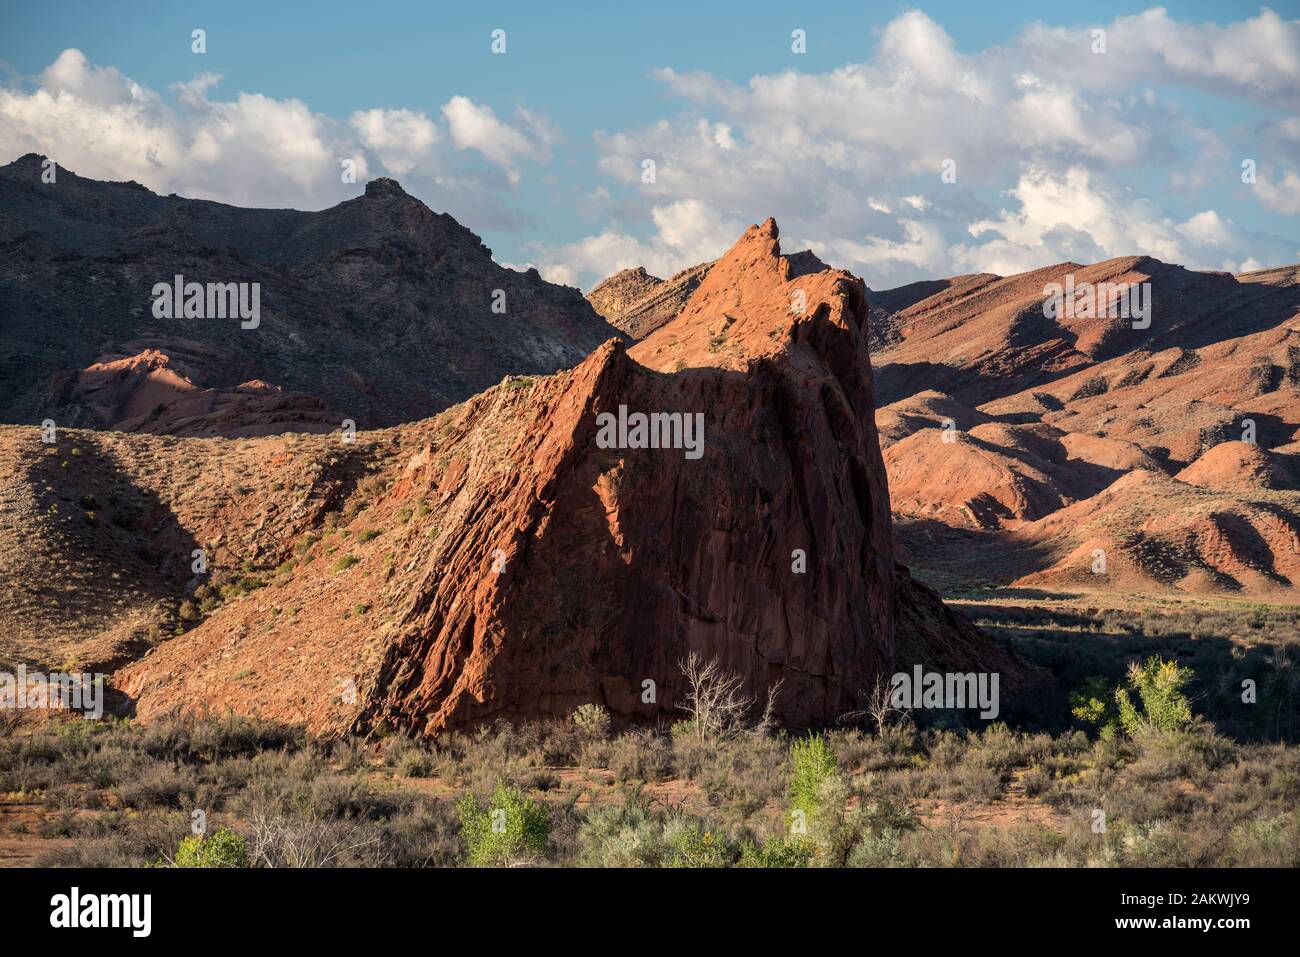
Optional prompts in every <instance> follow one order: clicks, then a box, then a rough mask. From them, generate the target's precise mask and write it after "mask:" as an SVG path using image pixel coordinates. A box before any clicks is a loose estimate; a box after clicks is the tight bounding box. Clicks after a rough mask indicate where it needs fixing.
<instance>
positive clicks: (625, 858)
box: [577, 798, 671, 867]
mask: <svg viewBox="0 0 1300 957" xmlns="http://www.w3.org/2000/svg"><path fill="white" fill-rule="evenodd" d="M577 844H578V852H579V863H581V864H583V865H585V866H588V867H660V866H662V865H663V863H664V861H665V860H667V858H668V857H669V856H670V854H671V849H670V848H669V847H668V844H667V842H666V841H665V839H664V828H663V822H662V821H660V820H659V819H658V818H657V817H656V816H655V815H654V813H653V812H651V810H650V809H649V807H648V806H647V805H646V804H645V803H644V802H642V801H639V800H636V799H635V798H633V799H629V800H626V801H624V803H623V804H621V805H617V804H607V805H602V806H599V807H595V808H593V809H591V810H590V811H588V812H587V813H586V814H585V815H584V816H583V819H582V822H581V824H580V825H579V828H578V835H577Z"/></svg>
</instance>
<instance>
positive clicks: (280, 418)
mask: <svg viewBox="0 0 1300 957" xmlns="http://www.w3.org/2000/svg"><path fill="white" fill-rule="evenodd" d="M189 375H190V373H188V371H187V370H186V369H185V367H184V365H183V364H182V363H178V362H175V361H174V360H173V359H172V358H171V357H170V356H168V355H165V354H164V353H162V352H159V351H158V350H157V349H147V350H145V351H144V352H141V353H138V354H136V355H134V356H103V357H101V358H100V360H99V361H98V362H96V363H95V364H93V365H91V366H90V367H88V368H86V369H84V370H82V371H81V372H80V373H78V374H77V376H76V377H75V378H74V379H73V380H72V382H71V383H70V385H69V388H68V390H67V397H68V399H69V402H70V404H72V405H73V407H75V408H83V409H88V410H89V411H90V412H91V413H92V416H93V420H94V421H96V422H98V423H99V424H102V425H103V426H104V427H105V428H108V429H112V430H115V431H121V432H148V433H151V434H154V435H184V436H215V435H224V436H230V437H234V436H254V435H277V434H279V433H281V432H330V431H333V430H337V429H339V428H340V425H341V423H342V420H343V416H340V415H338V414H336V413H333V412H331V411H330V410H329V409H328V408H327V407H326V405H325V403H324V402H322V401H321V400H320V399H318V398H316V397H315V396H310V395H304V394H302V393H287V392H285V391H284V390H283V389H281V388H280V387H279V386H274V385H271V384H269V383H266V382H261V381H259V380H253V381H251V382H242V383H240V384H239V385H236V386H233V387H230V388H224V389H207V388H202V387H201V386H199V385H196V384H195V383H194V382H192V381H191V380H190V378H189Z"/></svg>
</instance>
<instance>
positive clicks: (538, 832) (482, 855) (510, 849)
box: [456, 781, 551, 867]
mask: <svg viewBox="0 0 1300 957" xmlns="http://www.w3.org/2000/svg"><path fill="white" fill-rule="evenodd" d="M456 813H457V815H458V816H459V817H460V832H461V837H462V838H463V839H464V841H465V844H466V846H467V847H468V849H469V858H468V860H469V863H470V864H471V865H472V866H474V867H506V866H510V865H512V864H528V863H535V862H537V861H539V860H541V859H542V858H543V857H544V856H545V854H546V845H547V842H548V841H549V840H550V836H551V822H550V818H549V815H548V814H547V812H546V808H545V807H544V806H543V805H541V804H539V803H537V802H536V801H533V800H531V799H530V798H528V797H526V796H525V795H524V793H523V791H521V790H520V789H519V788H517V787H508V786H507V785H506V784H505V782H504V781H497V785H496V790H495V791H493V792H492V800H491V801H490V802H489V803H488V804H487V806H484V805H482V804H481V803H480V802H479V801H478V799H477V798H475V797H474V796H473V795H470V794H467V795H465V796H464V797H463V798H461V799H460V800H459V801H458V802H456Z"/></svg>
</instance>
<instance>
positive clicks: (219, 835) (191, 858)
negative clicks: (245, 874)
mask: <svg viewBox="0 0 1300 957" xmlns="http://www.w3.org/2000/svg"><path fill="white" fill-rule="evenodd" d="M175 864H176V866H177V867H247V866H248V842H247V841H245V840H244V838H243V837H242V836H240V835H239V834H236V833H235V832H234V831H232V830H230V829H228V828H224V827H222V828H218V829H217V830H216V831H215V832H213V834H212V835H211V836H209V837H198V836H191V837H187V838H185V839H184V840H183V841H181V843H180V847H178V848H177V849H176V857H175Z"/></svg>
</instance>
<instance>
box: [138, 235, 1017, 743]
mask: <svg viewBox="0 0 1300 957" xmlns="http://www.w3.org/2000/svg"><path fill="white" fill-rule="evenodd" d="M819 266H820V264H813V263H803V264H802V265H800V264H796V263H792V262H791V260H790V259H788V258H786V257H783V256H781V255H780V250H779V245H778V241H777V229H776V225H775V223H773V222H772V221H770V220H769V221H768V222H766V223H764V224H763V225H762V226H755V227H751V229H750V230H749V231H747V232H746V234H745V235H744V236H743V237H742V238H741V239H740V241H739V242H738V243H737V244H736V245H735V246H734V247H733V248H732V249H731V250H730V251H729V252H728V253H727V254H726V255H725V256H723V257H722V259H721V260H719V262H718V263H717V264H716V265H715V266H714V267H713V269H712V270H711V271H710V273H709V276H708V277H707V278H706V279H705V281H704V282H703V283H701V285H700V287H699V289H697V290H696V293H695V295H694V296H693V297H692V299H691V301H690V303H689V304H688V306H687V307H686V308H685V309H684V310H683V311H682V313H681V314H680V315H679V316H678V318H677V319H675V320H674V321H673V322H672V323H670V324H668V325H667V326H665V327H663V328H662V329H660V330H659V331H658V332H657V333H655V334H653V335H652V336H651V337H649V338H648V339H646V340H644V341H643V342H641V343H639V344H638V345H637V346H636V347H635V348H633V349H627V348H626V347H625V346H624V345H623V344H622V343H621V342H619V341H617V340H615V341H610V342H607V343H606V344H605V345H603V346H602V347H600V348H599V349H597V350H596V351H595V352H594V353H593V354H592V355H591V356H589V357H588V358H587V359H586V360H585V361H584V362H582V363H581V364H580V365H579V366H577V367H576V368H574V369H572V370H570V371H568V372H564V373H560V374H557V375H555V376H550V377H546V378H543V379H528V378H512V379H509V380H507V381H505V382H503V383H502V384H501V385H499V386H497V387H496V388H494V389H491V390H489V391H487V392H485V393H483V394H480V395H478V396H476V397H474V398H473V399H471V400H470V401H468V402H466V403H463V404H462V405H460V406H457V407H455V408H453V409H450V410H448V411H447V412H445V413H443V414H442V415H441V416H439V417H438V418H437V419H434V420H429V421H426V422H421V423H413V424H412V425H408V426H402V427H399V428H395V429H390V430H385V431H383V432H378V433H367V434H366V435H364V436H362V437H359V442H358V446H357V448H356V449H355V450H353V451H352V452H351V453H350V454H351V456H352V457H353V460H354V461H355V462H357V463H358V467H359V468H362V470H363V471H367V472H370V473H373V475H374V476H375V478H376V480H377V482H378V484H377V486H376V487H377V488H381V489H382V492H381V493H380V494H377V495H375V496H374V497H373V498H370V499H364V498H363V496H361V495H360V494H359V493H358V494H357V495H355V496H353V498H352V499H351V500H348V501H347V502H345V504H344V505H343V514H344V515H345V516H350V517H349V518H348V520H347V521H346V524H341V525H340V529H339V532H338V533H337V535H338V537H336V538H333V539H332V540H330V539H329V538H328V537H327V540H326V541H314V540H312V538H311V537H310V535H307V536H305V537H304V538H303V539H300V540H299V542H298V547H295V544H294V542H293V541H292V539H291V538H281V539H279V540H278V543H277V544H276V545H275V546H274V547H270V548H267V549H265V550H264V551H263V553H262V558H263V560H264V561H266V562H268V563H273V562H277V561H279V560H281V558H282V556H286V555H288V554H290V553H295V552H296V553H298V554H300V555H301V561H300V564H299V565H298V566H297V567H296V568H294V570H293V571H292V573H291V574H289V575H287V576H285V577H284V578H283V580H280V579H277V584H276V585H275V586H274V587H273V588H265V589H261V590H258V591H256V592H253V593H252V594H250V595H248V596H246V597H245V598H243V599H241V600H239V601H237V602H233V603H231V604H230V605H227V606H223V607H222V608H221V609H219V610H218V611H217V612H216V613H215V614H213V615H212V616H211V617H209V618H208V619H207V620H206V621H204V622H203V623H202V624H201V625H199V626H198V627H197V628H195V629H193V630H192V631H190V632H188V633H187V634H185V635H183V636H181V637H179V638H176V639H174V640H171V641H168V642H165V643H164V644H162V645H161V646H159V647H158V648H157V649H156V650H155V651H154V652H153V653H151V654H150V655H149V656H148V657H146V658H144V659H143V660H142V661H140V662H138V663H136V664H134V665H132V666H130V667H129V668H127V669H125V671H124V672H123V673H122V674H121V675H120V676H119V682H118V683H119V686H120V688H121V689H122V690H123V691H125V692H126V694H128V695H129V696H130V697H131V698H132V699H134V701H135V706H136V708H137V713H138V714H140V715H141V716H142V717H146V718H147V717H149V716H151V715H155V714H160V713H164V712H166V711H168V710H170V709H172V708H175V707H180V708H186V709H188V708H192V707H194V703H195V702H202V701H208V702H212V701H219V702H221V703H223V704H226V705H229V706H231V707H234V708H236V710H241V711H249V712H252V713H259V714H264V715H267V716H275V717H279V718H281V719H286V718H287V719H294V720H302V721H306V722H307V723H309V724H310V725H312V726H313V727H316V728H319V729H322V730H324V729H335V730H346V729H358V730H364V729H368V728H373V727H377V726H379V725H381V724H382V725H385V726H388V727H399V728H406V729H411V730H414V731H417V732H422V733H435V732H437V731H439V730H440V729H442V728H446V727H449V726H457V725H465V724H471V723H475V722H479V721H482V720H487V719H492V718H497V717H503V718H526V717H535V716H544V715H564V714H568V713H569V712H571V711H572V710H573V709H574V708H575V707H576V706H577V705H579V704H582V703H585V702H588V701H596V702H600V703H602V704H605V705H606V706H607V707H609V708H610V709H611V711H613V712H614V714H615V716H616V718H617V719H618V720H620V721H622V722H645V723H654V722H659V721H667V720H675V719H677V718H679V717H680V716H681V711H680V710H679V708H680V705H681V703H682V694H683V683H682V679H681V675H680V671H679V663H680V662H681V660H682V659H683V658H685V657H686V656H687V654H689V653H690V652H696V653H698V654H700V655H701V656H702V657H704V658H705V659H706V660H708V659H716V660H717V661H719V662H720V663H721V664H722V665H723V667H724V668H726V669H727V670H729V671H732V672H735V673H737V674H740V675H742V676H743V677H744V678H745V682H746V688H747V690H748V692H749V693H751V694H755V695H757V696H759V697H760V698H761V697H762V695H763V694H764V693H765V691H766V690H767V689H768V688H770V687H773V686H776V685H777V683H778V682H780V691H779V694H778V696H777V699H776V712H777V716H778V717H779V718H780V719H781V720H783V721H784V722H785V723H787V724H789V725H791V726H795V727H802V726H808V725H817V724H822V723H827V722H831V721H834V720H835V719H837V718H838V717H840V716H841V715H842V714H844V713H845V712H847V711H850V710H853V709H854V708H856V707H858V706H859V705H860V704H861V702H862V699H863V695H864V693H865V692H866V691H868V690H869V689H870V688H871V686H872V685H873V684H874V683H875V680H876V677H877V675H878V674H880V673H881V672H884V671H887V670H888V669H890V668H892V667H894V666H895V665H896V664H899V663H900V661H899V657H898V654H897V653H896V652H897V648H896V643H901V644H902V645H903V646H904V647H905V648H906V657H907V660H906V661H905V662H901V663H902V664H905V665H907V666H909V667H910V665H911V663H913V662H919V663H922V664H923V665H925V666H926V667H931V668H942V667H944V665H945V664H947V663H954V664H956V663H967V662H970V661H979V660H980V659H981V657H983V658H984V659H985V660H986V661H987V662H988V663H989V664H988V665H987V667H994V668H999V667H1002V668H1006V669H1008V670H1011V671H1014V670H1015V667H1016V665H1015V663H1014V662H1013V661H1011V659H1010V658H1008V657H1007V656H1006V655H1005V654H1004V653H1003V652H1001V651H1000V649H998V648H997V647H996V646H995V645H993V643H992V642H991V640H990V639H988V638H987V637H986V636H984V635H983V634H982V633H980V632H978V631H976V630H975V629H973V628H971V627H970V626H969V625H967V624H963V623H962V622H961V620H960V619H959V618H958V617H957V616H954V615H953V614H952V613H951V612H949V611H947V610H946V609H944V608H943V606H942V604H941V603H940V602H938V600H937V598H935V597H934V596H933V594H932V593H928V592H927V591H925V590H924V589H919V588H917V587H916V586H915V585H914V584H913V583H911V581H910V579H909V578H908V577H907V575H906V573H905V572H902V571H899V570H898V569H896V566H895V563H894V556H893V546H892V541H891V535H890V524H889V499H888V489H887V487H886V483H885V471H884V465H883V463H882V461H881V458H880V452H879V447H878V443H877V437H876V433H875V426H874V424H873V421H872V411H873V410H872V401H871V396H872V383H871V369H870V364H869V362H868V356H867V349H866V299H865V295H864V289H863V286H862V283H861V282H860V281H859V280H857V279H856V278H854V277H853V276H851V275H849V274H848V273H844V272H840V271H836V270H830V269H826V268H824V267H823V268H817V267H819ZM620 407H624V408H625V409H626V410H627V411H628V412H632V413H635V412H645V413H668V414H677V413H680V414H682V415H693V414H700V415H702V416H703V422H704V443H703V447H702V454H701V455H700V456H699V457H698V458H693V457H689V456H688V455H687V450H686V449H684V448H619V447H613V448H603V447H601V443H600V442H598V441H597V436H598V434H599V430H600V428H601V426H600V420H599V419H598V417H599V416H600V415H601V414H602V413H612V414H617V413H618V411H619V408H620ZM303 441H311V442H316V441H320V440H318V439H314V438H310V439H308V438H304V440H303ZM275 514H276V515H277V517H278V516H280V515H281V514H282V511H280V510H277V512H276V513H275ZM279 527H280V528H281V530H283V528H284V526H283V524H281V525H280V526H279ZM303 541H306V542H307V544H306V547H305V548H302V547H301V546H302V542H303ZM344 552H346V555H347V557H348V558H349V559H351V561H350V562H342V561H338V560H337V559H338V557H339V556H340V555H342V554H343V553H344ZM331 563H333V564H331ZM277 607H278V608H289V607H291V608H293V609H294V611H293V617H292V621H291V622H288V621H285V620H284V618H283V616H279V617H277V616H276V615H274V614H271V613H270V610H271V609H272V608H277ZM900 614H901V616H902V619H903V620H904V621H905V626H904V628H903V629H902V632H901V633H899V625H898V621H899V616H900ZM342 619H346V620H342ZM250 674H258V675H268V674H269V675H272V676H274V677H273V678H269V679H267V680H258V681H256V682H254V683H252V684H250V682H249V675H250ZM340 682H345V683H346V682H351V684H352V686H355V688H356V690H357V693H356V695H355V697H354V698H353V699H352V700H351V701H348V700H341V699H340V698H339V696H338V695H337V694H336V693H334V692H335V689H336V688H337V687H338V685H339V684H340ZM1013 684H1014V678H1013V676H1008V677H1006V678H1004V687H1007V686H1009V685H1013ZM650 689H653V693H652V694H650V693H648V692H649V691H650Z"/></svg>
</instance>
